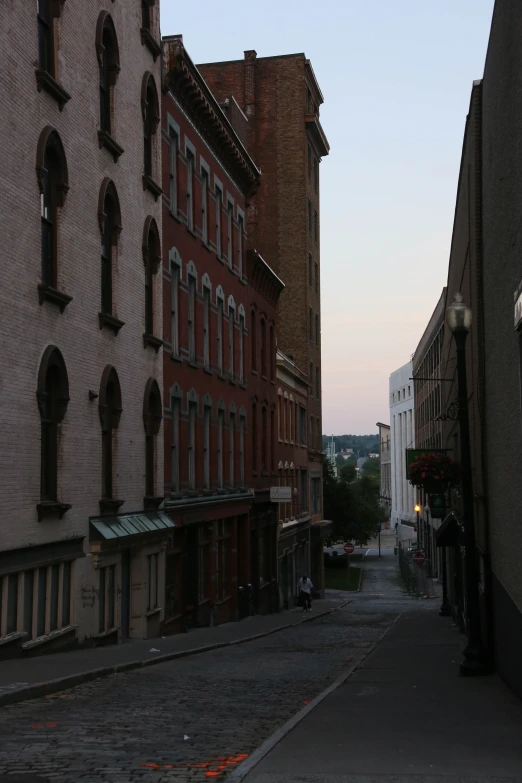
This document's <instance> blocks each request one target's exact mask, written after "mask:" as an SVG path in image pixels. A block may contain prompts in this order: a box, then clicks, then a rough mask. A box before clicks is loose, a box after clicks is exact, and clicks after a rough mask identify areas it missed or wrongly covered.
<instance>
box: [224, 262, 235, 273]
mask: <svg viewBox="0 0 522 783" xmlns="http://www.w3.org/2000/svg"><path fill="white" fill-rule="evenodd" d="M226 265H227V269H228V271H229V272H230V274H231V275H235V274H236V273H235V271H234V267H233V266H230V261H227V262H226Z"/></svg>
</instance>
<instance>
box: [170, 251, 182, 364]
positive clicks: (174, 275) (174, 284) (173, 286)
mask: <svg viewBox="0 0 522 783" xmlns="http://www.w3.org/2000/svg"><path fill="white" fill-rule="evenodd" d="M179 274H180V270H179V266H178V265H177V264H175V265H174V266H171V269H170V334H171V341H172V353H173V354H174V356H179Z"/></svg>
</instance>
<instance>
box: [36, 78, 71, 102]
mask: <svg viewBox="0 0 522 783" xmlns="http://www.w3.org/2000/svg"><path fill="white" fill-rule="evenodd" d="M35 73H36V85H37V88H38V92H41V91H42V90H45V92H47V93H48V94H49V95H50V96H51V98H54V100H55V101H56V102H57V103H58V106H59V107H60V111H62V109H63V107H64V106H65V104H66V103H67V101H70V100H71V96H70V95H69V93H68V92H66V90H64V89H63V87H62V85H61V84H60V83H59V82H57V81H56V79H55V78H54V77H53V76H51V74H50V73H49V72H48V71H42V70H41V69H40V68H37V69H36V71H35Z"/></svg>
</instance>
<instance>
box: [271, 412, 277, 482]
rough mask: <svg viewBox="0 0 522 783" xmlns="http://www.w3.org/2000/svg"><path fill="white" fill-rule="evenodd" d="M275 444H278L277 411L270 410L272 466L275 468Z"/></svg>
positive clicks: (272, 468)
mask: <svg viewBox="0 0 522 783" xmlns="http://www.w3.org/2000/svg"><path fill="white" fill-rule="evenodd" d="M275 444H276V429H275V411H274V410H271V411H270V468H271V470H275V466H276V462H275V453H276V452H275Z"/></svg>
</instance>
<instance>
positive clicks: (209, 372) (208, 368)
mask: <svg viewBox="0 0 522 783" xmlns="http://www.w3.org/2000/svg"><path fill="white" fill-rule="evenodd" d="M203 372H206V374H207V375H214V373H213V372H212V370H211V369H210V367H203Z"/></svg>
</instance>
